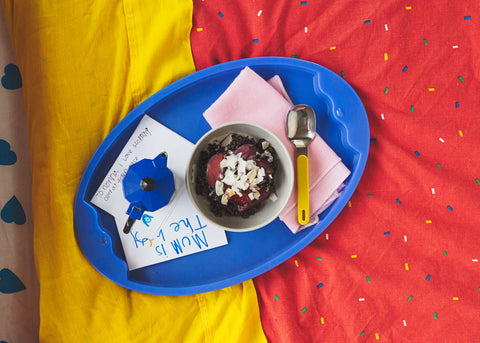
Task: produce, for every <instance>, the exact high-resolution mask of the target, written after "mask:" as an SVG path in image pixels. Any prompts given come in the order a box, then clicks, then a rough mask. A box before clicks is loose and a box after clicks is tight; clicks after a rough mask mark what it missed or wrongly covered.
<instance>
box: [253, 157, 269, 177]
mask: <svg viewBox="0 0 480 343" xmlns="http://www.w3.org/2000/svg"><path fill="white" fill-rule="evenodd" d="M255 162H256V163H257V166H258V168H263V169H264V170H265V176H268V175H272V176H273V167H272V165H271V164H270V163H268V162H267V161H263V160H256V161H255Z"/></svg>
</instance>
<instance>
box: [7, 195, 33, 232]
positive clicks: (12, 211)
mask: <svg viewBox="0 0 480 343" xmlns="http://www.w3.org/2000/svg"><path fill="white" fill-rule="evenodd" d="M1 217H2V219H3V221H5V222H7V223H12V222H14V223H15V224H18V225H23V224H25V222H26V221H27V217H26V216H25V211H24V210H23V207H22V204H20V201H18V199H17V197H16V196H15V195H14V196H13V197H12V198H11V199H10V200H8V202H7V203H6V204H5V206H3V209H2V213H1Z"/></svg>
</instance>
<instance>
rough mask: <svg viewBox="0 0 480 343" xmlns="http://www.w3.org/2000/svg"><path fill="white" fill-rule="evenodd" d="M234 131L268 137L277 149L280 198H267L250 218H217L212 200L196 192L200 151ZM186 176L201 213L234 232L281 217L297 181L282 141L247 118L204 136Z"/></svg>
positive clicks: (253, 227)
mask: <svg viewBox="0 0 480 343" xmlns="http://www.w3.org/2000/svg"><path fill="white" fill-rule="evenodd" d="M232 133H236V134H240V135H244V136H251V137H254V138H256V139H260V138H264V139H265V140H267V141H268V142H269V143H270V145H271V146H272V147H273V148H274V149H275V151H276V153H277V156H278V162H279V163H278V168H277V171H276V173H275V179H274V185H275V190H276V195H277V200H276V201H271V200H270V199H268V198H267V199H264V200H263V201H262V203H261V204H260V207H259V209H258V211H257V212H256V213H255V214H253V215H251V216H250V217H248V218H242V217H240V216H231V215H227V214H224V215H223V216H222V217H217V216H215V214H213V212H212V211H211V210H210V203H209V200H208V199H207V198H206V197H205V196H203V195H199V194H197V193H196V192H195V175H196V167H197V161H198V159H199V155H200V152H201V151H202V150H207V147H208V144H209V143H212V142H213V141H215V140H218V139H221V138H223V137H225V136H226V135H228V134H232ZM185 177H186V185H187V192H188V195H189V197H190V199H191V201H192V203H193V205H194V206H195V207H196V209H197V210H198V211H199V213H200V214H201V215H202V216H203V217H204V218H206V219H207V220H208V221H209V222H210V223H214V224H216V225H217V226H219V227H221V228H223V229H224V230H228V231H234V232H246V231H252V230H255V229H259V228H261V227H263V226H265V225H267V224H269V223H270V222H271V221H273V220H274V219H275V218H277V217H278V215H279V214H280V212H281V211H282V210H283V208H284V207H285V206H286V204H287V201H288V199H289V198H290V195H291V193H292V189H293V184H294V170H293V163H292V160H291V158H290V155H289V153H288V150H287V149H286V147H285V145H284V144H283V143H282V141H281V140H280V139H279V138H278V137H277V136H276V135H275V134H273V133H272V132H271V131H269V130H267V129H265V128H264V127H262V126H260V125H257V124H253V123H249V122H243V121H242V122H239V121H237V122H231V123H227V124H223V125H220V126H218V127H216V128H214V129H212V130H210V131H208V132H207V133H206V134H205V135H203V137H201V138H200V139H199V141H198V142H197V144H196V145H195V148H194V150H193V153H192V155H191V156H190V160H189V163H188V166H187V170H186V175H185Z"/></svg>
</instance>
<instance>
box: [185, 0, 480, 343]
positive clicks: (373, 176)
mask: <svg viewBox="0 0 480 343" xmlns="http://www.w3.org/2000/svg"><path fill="white" fill-rule="evenodd" d="M479 34H480V6H479V4H478V2H475V1H462V2H451V1H436V2H431V1H392V0H387V1H381V2H378V1H344V0H340V1H311V0H309V1H275V2H269V1H236V2H225V1H219V0H209V1H200V0H194V17H193V28H192V50H193V54H194V59H195V64H196V67H197V69H202V68H205V67H208V66H210V65H213V64H216V63H222V62H226V61H230V60H235V59H239V58H245V57H254V56H265V55H267V56H286V57H291V58H299V59H304V60H308V61H312V62H315V63H318V64H320V65H323V66H325V67H327V68H329V69H331V70H333V71H334V72H336V73H337V74H338V75H341V76H342V77H343V78H344V79H345V80H346V81H347V82H349V83H350V84H351V85H352V86H353V88H354V89H355V90H356V92H357V93H358V94H359V96H360V98H361V100H362V101H363V103H364V105H365V107H366V110H367V113H368V118H369V122H370V130H371V142H370V143H371V144H370V155H369V159H368V161H367V166H366V169H365V172H364V175H363V177H362V180H361V181H360V184H359V186H358V188H357V190H356V192H355V193H354V195H353V196H352V198H351V199H350V201H349V203H348V205H347V206H346V208H345V209H344V210H343V212H342V213H341V214H340V216H339V217H338V218H337V219H336V220H335V221H334V222H333V224H332V225H330V226H329V228H328V229H327V230H326V231H325V232H324V233H323V234H322V235H321V236H319V237H318V239H316V240H315V241H314V242H313V243H312V244H311V245H309V246H308V247H307V248H305V249H304V250H303V251H301V252H300V253H298V254H297V255H296V256H294V257H292V258H291V259H290V260H288V261H286V262H285V263H283V264H282V265H280V266H278V267H276V268H274V269H273V270H271V271H269V272H267V273H265V274H263V275H261V276H259V277H257V278H255V279H254V282H255V285H256V289H257V292H258V298H259V304H260V312H261V320H262V324H263V328H264V331H265V334H266V336H267V338H268V340H269V341H271V342H320V341H321V342H356V341H359V342H363V341H369V342H373V341H389V342H430V341H441V342H474V341H478V337H479V334H480V262H479V259H480V245H479V242H480V157H479V156H480V135H479V132H480V114H479V110H480V97H479V94H480V79H479V77H480V68H479V67H480V53H479V52H480V43H479V41H478V38H477V37H478V36H479ZM293 100H294V101H295V99H293Z"/></svg>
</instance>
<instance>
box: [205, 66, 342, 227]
mask: <svg viewBox="0 0 480 343" xmlns="http://www.w3.org/2000/svg"><path fill="white" fill-rule="evenodd" d="M291 107H292V102H291V100H290V98H289V97H288V94H287V92H286V91H285V88H284V87H283V83H282V81H281V79H280V77H278V76H274V77H273V78H271V79H270V80H269V81H268V82H267V81H265V80H264V79H263V78H262V77H260V76H259V75H258V74H256V73H255V72H254V71H253V70H251V69H250V68H248V67H246V68H245V69H243V70H242V71H241V72H240V74H239V75H238V76H237V77H236V78H235V80H233V82H232V83H231V85H230V86H229V87H228V88H227V89H226V90H225V92H224V93H223V94H222V95H221V96H220V97H219V98H218V99H217V100H216V101H215V102H214V103H213V104H212V105H211V106H210V107H209V108H208V109H207V110H206V111H205V112H204V113H203V116H204V117H205V119H206V120H207V122H208V123H209V124H210V125H211V126H212V127H216V126H218V125H221V124H224V123H227V122H232V121H237V120H243V121H249V122H253V123H256V124H259V125H262V126H263V127H265V128H267V129H269V130H270V131H272V132H273V133H275V134H276V135H277V136H278V137H279V138H280V139H281V140H282V142H283V143H284V144H285V146H286V147H287V149H288V150H289V152H290V156H291V158H292V161H293V162H294V166H295V165H296V163H295V161H296V153H295V146H294V145H293V143H292V142H290V140H289V139H288V137H287V133H286V117H287V112H288V110H289V109H290V108H291ZM308 160H309V178H310V213H311V217H310V222H309V223H308V224H307V225H304V226H301V225H300V224H299V223H298V220H297V187H296V184H295V186H294V191H293V192H292V195H291V196H290V199H289V201H288V203H287V205H286V206H285V209H284V210H283V211H282V213H281V214H280V216H279V218H280V220H282V221H283V222H284V223H285V224H286V225H287V226H288V228H289V229H290V230H291V231H292V232H293V233H296V232H298V231H300V230H302V229H304V228H305V227H308V226H311V225H313V224H315V223H317V222H318V221H319V219H318V215H319V214H320V213H321V212H322V211H324V210H325V209H326V208H327V207H328V206H329V205H330V204H331V203H332V202H333V201H334V200H335V199H336V198H337V197H338V196H339V195H340V192H341V190H342V188H343V182H344V181H345V179H346V178H347V177H348V175H350V171H349V170H348V169H347V167H345V165H344V164H343V163H342V161H341V159H340V157H338V156H337V154H335V152H334V151H333V150H332V149H331V148H330V147H329V146H328V145H327V144H326V143H325V141H324V140H323V139H322V138H321V137H320V136H318V134H317V135H316V136H315V138H314V139H313V141H312V142H311V143H310V144H309V145H308Z"/></svg>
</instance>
